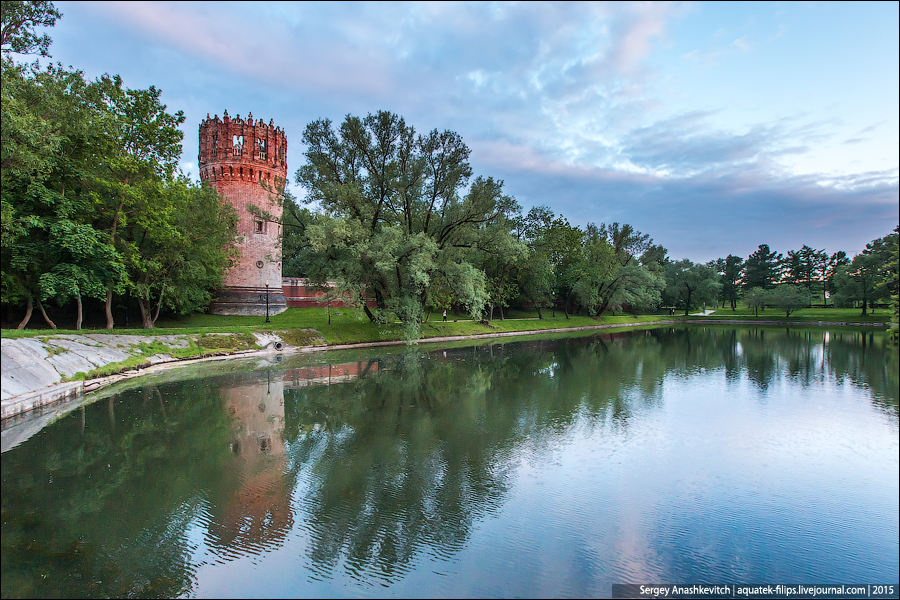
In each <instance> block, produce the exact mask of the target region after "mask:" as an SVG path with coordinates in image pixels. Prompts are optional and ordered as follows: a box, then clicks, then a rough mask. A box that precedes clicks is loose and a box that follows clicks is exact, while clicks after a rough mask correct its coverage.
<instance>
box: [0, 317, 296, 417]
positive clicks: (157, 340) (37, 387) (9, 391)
mask: <svg viewBox="0 0 900 600" xmlns="http://www.w3.org/2000/svg"><path fill="white" fill-rule="evenodd" d="M205 335H206V336H209V335H216V334H205ZM224 335H226V336H227V335H228V334H224ZM200 337H201V336H199V335H163V336H153V337H150V336H141V335H109V334H100V333H88V334H84V335H47V336H40V337H33V338H20V339H7V338H4V339H2V340H0V347H2V356H0V358H2V363H0V364H2V368H0V405H2V418H3V419H7V418H9V417H12V416H15V415H17V414H20V413H23V412H27V411H30V410H34V409H36V408H39V407H42V406H46V405H48V404H51V403H55V402H57V401H60V400H64V399H66V398H70V397H72V396H76V395H78V394H81V393H83V392H88V391H93V390H95V389H98V388H100V387H103V386H104V385H107V384H109V383H114V382H115V381H119V380H121V379H123V378H126V377H129V376H134V375H137V374H138V373H139V371H140V369H144V368H146V367H148V366H153V365H158V364H167V363H175V362H181V361H182V360H184V359H179V358H175V357H174V356H173V354H178V351H179V350H184V349H187V348H189V347H191V346H193V347H196V346H197V339H198V338H200ZM253 337H254V338H255V344H254V348H253V349H252V350H244V351H232V352H228V354H246V353H248V352H259V351H265V350H267V349H268V350H273V349H275V347H276V346H278V347H281V345H282V343H283V342H282V340H281V338H280V337H279V336H278V335H274V334H268V333H267V334H257V333H254V334H253ZM166 349H168V350H167V351H166ZM159 350H163V351H161V352H160V351H159ZM129 359H137V361H132V362H137V364H136V365H135V366H134V367H133V368H131V369H127V370H124V371H123V372H122V373H121V374H117V375H113V376H110V377H104V378H102V379H93V380H87V381H85V380H84V379H83V377H82V376H81V375H79V374H88V373H90V372H92V371H96V370H97V369H101V368H103V367H106V366H108V365H115V364H116V363H125V364H128V363H127V362H126V361H129ZM196 359H197V357H194V360H196Z"/></svg>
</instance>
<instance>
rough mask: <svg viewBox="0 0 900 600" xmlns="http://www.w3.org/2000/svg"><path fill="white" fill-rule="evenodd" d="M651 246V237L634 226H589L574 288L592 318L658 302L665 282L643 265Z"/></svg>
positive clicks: (591, 224)
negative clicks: (614, 309) (654, 300)
mask: <svg viewBox="0 0 900 600" xmlns="http://www.w3.org/2000/svg"><path fill="white" fill-rule="evenodd" d="M652 246H653V240H652V239H650V236H649V235H647V234H642V233H641V232H639V231H637V230H635V229H634V228H633V227H632V226H631V225H628V224H625V225H619V223H613V224H612V225H607V224H605V223H604V224H601V225H600V226H599V227H597V226H596V225H594V224H593V223H589V224H588V226H587V227H586V228H585V233H584V248H585V250H584V255H583V257H582V260H581V262H580V263H579V264H578V266H577V267H576V268H577V271H578V275H577V280H576V283H575V286H574V288H575V291H576V295H577V297H578V298H579V300H580V301H581V303H582V304H583V305H585V306H586V307H587V308H588V312H589V313H590V314H591V315H598V316H599V315H601V314H603V311H604V310H606V309H607V308H616V309H619V308H621V307H622V306H624V305H626V304H627V305H632V304H635V303H640V304H643V305H646V304H650V303H652V302H653V299H654V298H656V301H657V302H658V300H659V299H658V295H659V291H660V290H661V289H663V288H664V287H665V284H664V283H663V279H662V277H661V276H657V275H656V274H655V273H653V272H651V271H650V270H648V269H647V268H644V267H643V266H642V265H641V262H640V257H641V256H643V254H644V253H645V252H646V251H647V250H648V249H649V248H651V247H652Z"/></svg>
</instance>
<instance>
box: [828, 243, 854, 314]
mask: <svg viewBox="0 0 900 600" xmlns="http://www.w3.org/2000/svg"><path fill="white" fill-rule="evenodd" d="M849 264H850V259H849V258H848V257H847V253H846V252H844V251H843V250H838V251H837V252H835V253H834V254H832V255H831V256H829V257H828V260H827V261H826V262H825V264H824V265H823V267H822V280H823V282H824V284H823V285H824V287H825V292H824V295H825V296H826V297H827V296H834V292H835V289H836V287H835V284H834V275H835V273H836V272H837V269H838V267H840V266H843V265H849ZM825 304H828V300H827V298H826V300H825ZM832 304H833V302H832Z"/></svg>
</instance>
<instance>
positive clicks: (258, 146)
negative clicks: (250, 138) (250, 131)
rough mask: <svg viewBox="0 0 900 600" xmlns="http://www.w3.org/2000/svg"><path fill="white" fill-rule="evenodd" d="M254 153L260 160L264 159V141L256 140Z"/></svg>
mask: <svg viewBox="0 0 900 600" xmlns="http://www.w3.org/2000/svg"><path fill="white" fill-rule="evenodd" d="M256 151H257V152H258V153H259V158H260V159H262V160H265V159H266V140H264V139H262V138H256Z"/></svg>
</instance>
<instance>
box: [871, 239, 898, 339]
mask: <svg viewBox="0 0 900 600" xmlns="http://www.w3.org/2000/svg"><path fill="white" fill-rule="evenodd" d="M898 242H900V226H897V227H894V233H893V235H890V236H888V238H887V243H886V244H885V245H886V246H887V252H886V255H887V260H886V261H885V262H884V263H883V264H882V265H881V267H880V268H879V270H878V272H879V275H881V281H879V282H878V285H876V286H875V289H876V291H879V292H881V293H883V294H887V295H888V297H889V299H890V303H891V312H892V313H893V316H892V318H891V328H890V332H891V339H893V340H894V342H895V343H896V342H897V341H898V339H900V254H898V246H900V243H898Z"/></svg>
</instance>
